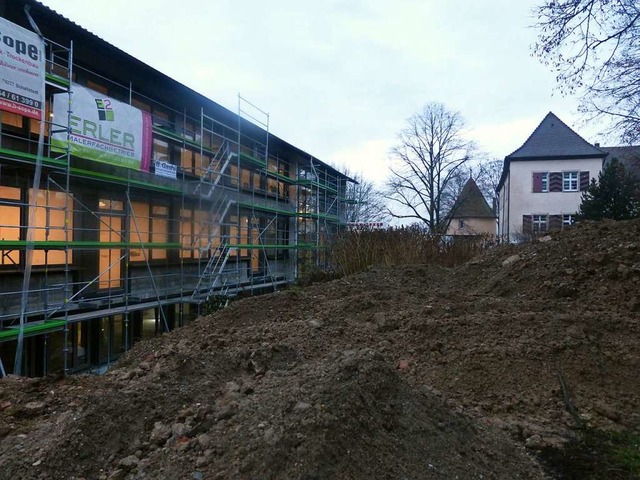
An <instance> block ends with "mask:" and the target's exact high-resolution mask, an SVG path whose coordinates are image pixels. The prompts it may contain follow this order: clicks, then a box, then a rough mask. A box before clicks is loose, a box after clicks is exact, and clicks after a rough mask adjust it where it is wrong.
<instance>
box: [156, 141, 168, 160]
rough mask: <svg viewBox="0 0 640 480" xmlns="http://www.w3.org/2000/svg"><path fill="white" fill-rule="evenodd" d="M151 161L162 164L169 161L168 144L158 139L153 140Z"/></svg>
mask: <svg viewBox="0 0 640 480" xmlns="http://www.w3.org/2000/svg"><path fill="white" fill-rule="evenodd" d="M153 159H154V160H160V161H162V162H168V161H169V144H168V143H167V142H165V141H163V140H160V139H158V138H154V139H153Z"/></svg>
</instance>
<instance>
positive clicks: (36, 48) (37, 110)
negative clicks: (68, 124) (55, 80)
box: [0, 17, 45, 120]
mask: <svg viewBox="0 0 640 480" xmlns="http://www.w3.org/2000/svg"><path fill="white" fill-rule="evenodd" d="M44 71H45V57H44V42H43V41H42V39H41V38H40V37H38V35H36V34H35V33H33V32H31V31H29V30H27V29H25V28H22V27H19V26H18V25H15V24H14V23H11V22H9V21H8V20H7V19H5V18H1V17H0V110H4V111H7V112H11V113H17V114H18V115H24V116H25V117H29V118H35V119H36V120H42V116H43V113H42V110H43V106H44Z"/></svg>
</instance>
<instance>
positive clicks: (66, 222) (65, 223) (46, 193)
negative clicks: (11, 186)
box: [29, 189, 73, 265]
mask: <svg viewBox="0 0 640 480" xmlns="http://www.w3.org/2000/svg"><path fill="white" fill-rule="evenodd" d="M31 195H32V189H29V196H30V197H31ZM67 211H68V214H67ZM71 229H73V197H72V196H71V195H68V194H67V193H64V192H56V191H55V190H44V189H40V190H38V198H37V200H36V221H35V235H34V239H35V240H36V241H47V242H64V241H66V240H71ZM67 232H69V238H68V239H67ZM71 261H72V259H71V252H69V262H71ZM63 263H65V251H64V250H63V249H61V247H60V243H59V244H58V245H57V249H56V250H54V249H49V250H34V252H33V265H54V264H58V265H60V264H63Z"/></svg>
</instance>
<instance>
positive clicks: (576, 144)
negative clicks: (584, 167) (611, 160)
mask: <svg viewBox="0 0 640 480" xmlns="http://www.w3.org/2000/svg"><path fill="white" fill-rule="evenodd" d="M605 155H606V153H605V152H604V151H602V150H601V149H599V148H597V147H594V146H593V145H591V144H590V143H589V142H587V141H586V140H585V139H584V138H582V137H581V136H580V135H578V134H577V133H576V132H574V131H573V130H572V129H571V128H570V127H568V126H567V125H566V124H565V123H564V122H563V121H562V120H560V119H559V118H558V117H556V116H555V115H554V114H553V112H549V113H547V116H546V117H544V119H543V120H542V122H540V125H538V127H537V128H536V129H535V130H534V131H533V133H532V134H531V135H529V138H527V141H526V142H524V143H523V144H522V146H521V147H520V148H518V149H517V150H516V151H515V152H513V153H512V154H511V155H507V156H506V157H505V158H509V159H513V160H516V159H517V160H521V159H547V158H548V159H555V158H557V159H561V158H584V157H604V156H605Z"/></svg>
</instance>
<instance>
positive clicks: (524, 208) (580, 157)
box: [496, 112, 607, 242]
mask: <svg viewBox="0 0 640 480" xmlns="http://www.w3.org/2000/svg"><path fill="white" fill-rule="evenodd" d="M606 155H607V153H606V152H605V151H603V150H601V149H600V148H598V147H597V146H594V145H591V144H590V143H588V142H587V141H586V140H584V139H583V138H582V137H580V135H578V134H577V133H576V132H574V131H573V130H572V129H571V128H569V127H568V126H567V125H566V124H564V123H563V122H562V121H561V120H560V119H559V118H558V117H556V116H555V115H554V114H553V113H551V112H549V113H548V114H547V116H546V117H545V118H544V119H543V120H542V122H541V123H540V125H538V127H537V128H536V129H535V130H534V131H533V133H532V134H531V135H530V136H529V138H528V139H527V140H526V141H525V142H524V144H523V145H522V146H521V147H520V148H519V149H517V150H516V151H515V152H513V153H512V154H510V155H508V156H506V157H505V159H504V168H503V171H502V176H501V178H500V182H499V184H498V188H497V190H496V193H497V195H498V236H499V238H500V239H501V240H502V241H511V242H513V241H522V240H525V239H527V238H531V237H532V236H536V235H542V234H544V233H545V232H548V231H550V230H559V229H561V228H563V227H565V226H568V225H571V224H572V223H573V222H574V221H575V218H576V214H577V212H578V209H579V206H580V201H581V196H582V192H583V191H584V190H586V189H587V188H588V186H589V182H590V181H591V179H593V178H597V177H598V174H599V173H600V171H601V169H602V163H603V160H604V158H605V157H606Z"/></svg>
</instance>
